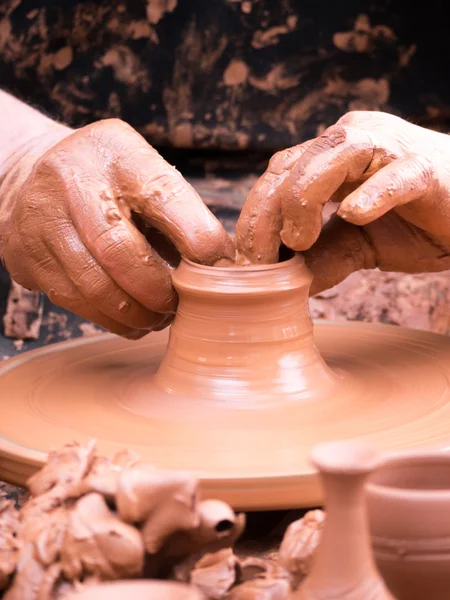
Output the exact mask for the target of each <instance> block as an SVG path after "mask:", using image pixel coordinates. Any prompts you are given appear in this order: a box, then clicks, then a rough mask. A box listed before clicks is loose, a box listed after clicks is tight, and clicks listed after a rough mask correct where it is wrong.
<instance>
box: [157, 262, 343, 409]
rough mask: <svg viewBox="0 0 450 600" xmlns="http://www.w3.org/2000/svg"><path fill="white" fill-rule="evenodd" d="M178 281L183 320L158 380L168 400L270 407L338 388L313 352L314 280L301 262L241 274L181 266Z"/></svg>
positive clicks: (240, 271) (174, 330)
mask: <svg viewBox="0 0 450 600" xmlns="http://www.w3.org/2000/svg"><path fill="white" fill-rule="evenodd" d="M172 280H173V284H174V287H175V288H176V290H177V292H178V294H179V305H178V310H177V318H176V319H175V322H174V323H173V325H172V327H171V331H170V339H169V344H168V347H167V351H166V354H165V356H164V359H163V361H162V363H161V365H160V368H159V371H158V373H157V375H156V379H155V381H156V383H157V384H158V386H160V387H161V388H163V389H165V390H167V391H168V392H170V394H172V395H173V394H182V395H185V396H190V397H192V398H197V399H199V398H208V399H213V400H219V401H220V400H226V401H227V402H228V403H230V402H233V401H235V402H242V401H243V399H250V401H251V403H253V404H254V403H260V402H267V401H268V402H270V403H272V402H273V398H279V399H280V400H281V399H299V398H302V397H305V398H311V397H314V396H315V395H317V394H323V393H324V391H325V390H326V389H329V388H330V385H332V384H334V383H335V376H334V373H333V372H332V371H331V370H330V369H329V368H328V366H327V365H326V364H325V362H324V361H323V359H322V358H321V356H320V354H319V352H318V351H317V349H316V347H315V345H314V340H313V324H312V321H311V318H310V315H309V310H308V300H309V288H310V285H311V281H312V275H311V273H310V272H309V270H308V269H307V267H306V265H305V263H304V260H303V258H302V257H301V256H300V255H296V256H294V257H293V258H290V259H289V260H286V261H284V262H281V263H278V264H274V265H257V266H255V265H252V266H251V267H241V268H238V269H237V268H234V267H230V268H221V269H217V268H215V267H205V266H203V265H197V264H195V263H192V262H189V261H182V262H181V264H180V266H179V267H178V269H177V270H176V271H175V272H174V273H173V276H172Z"/></svg>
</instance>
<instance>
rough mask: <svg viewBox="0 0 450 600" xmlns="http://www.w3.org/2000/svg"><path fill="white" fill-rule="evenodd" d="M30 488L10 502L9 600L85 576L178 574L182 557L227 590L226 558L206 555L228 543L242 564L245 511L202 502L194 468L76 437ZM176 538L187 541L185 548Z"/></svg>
mask: <svg viewBox="0 0 450 600" xmlns="http://www.w3.org/2000/svg"><path fill="white" fill-rule="evenodd" d="M108 472H109V474H110V476H109V477H108V476H107V473H108ZM105 482H106V485H105ZM94 487H95V488H96V490H95V491H93V488H94ZM28 488H29V491H30V493H31V496H30V498H29V500H28V501H27V502H26V503H25V505H24V506H23V507H22V508H21V509H20V511H19V510H17V509H15V508H14V507H13V506H12V504H10V503H2V504H0V535H1V540H2V547H1V552H0V559H1V560H0V590H2V589H6V590H7V591H6V592H5V596H4V597H5V598H6V600H56V599H57V598H62V597H63V596H64V595H65V594H66V593H67V592H70V591H73V590H74V589H76V588H77V587H79V582H81V581H82V582H83V585H84V586H87V585H97V584H98V583H99V582H101V581H107V580H117V579H129V578H135V577H142V576H143V575H144V574H145V575H146V576H154V577H162V576H164V577H167V576H169V575H170V574H171V572H172V571H174V573H175V577H177V567H178V566H179V565H181V564H182V563H184V565H185V566H187V565H189V571H188V576H187V578H186V580H189V581H190V580H194V579H195V580H196V577H197V579H198V580H199V581H198V587H202V585H201V582H202V581H204V586H205V587H206V588H208V589H210V590H213V589H216V590H223V584H222V578H221V577H220V576H219V578H218V579H217V580H216V581H215V580H214V573H215V571H216V570H217V568H218V569H219V572H222V570H223V569H222V567H221V563H222V562H223V561H222V560H215V559H213V560H212V561H210V562H211V564H208V565H206V563H207V562H208V560H209V559H208V558H205V557H215V556H216V555H217V556H218V557H219V558H220V556H219V555H220V553H218V552H216V554H215V555H213V554H208V553H209V552H210V551H211V549H216V548H218V547H220V548H222V550H220V552H225V553H226V554H227V556H228V555H229V556H230V557H231V560H232V561H234V563H233V564H235V566H236V569H237V564H238V562H237V558H236V557H234V555H233V552H232V550H231V548H230V546H231V545H233V544H234V542H235V541H236V540H237V538H238V537H239V535H240V534H241V533H242V530H243V526H244V523H245V519H244V518H243V515H236V514H235V513H234V512H233V511H232V510H231V508H230V507H229V506H227V505H225V504H224V503H222V502H219V501H207V502H199V501H198V482H197V480H196V479H195V477H192V476H191V475H189V474H187V473H180V472H176V471H170V472H165V471H161V470H158V469H156V468H155V467H153V466H151V465H149V464H148V463H143V462H141V461H140V460H139V459H137V458H136V457H133V456H131V455H129V454H127V453H121V454H119V455H117V456H115V457H113V458H111V459H108V458H105V457H101V456H99V455H97V453H96V448H95V445H94V444H93V443H91V444H89V445H88V446H87V447H85V448H83V447H80V446H78V445H76V444H72V445H68V446H66V447H64V448H62V449H61V450H58V451H53V452H51V453H50V455H49V460H48V462H47V464H46V465H45V466H44V467H43V468H42V469H41V470H40V471H39V472H38V473H36V474H35V475H33V477H31V478H30V480H29V482H28ZM102 489H103V491H101V490H102ZM219 525H220V527H219V529H220V531H217V527H218V526H219ZM176 540H181V541H182V544H180V545H179V546H177V548H176V552H175V551H174V546H175V543H176ZM215 565H217V567H216V566H215ZM207 566H208V567H209V568H207V569H206V570H205V567H207ZM236 574H237V571H236ZM235 579H236V577H235V578H234V579H233V581H232V582H231V584H230V586H231V585H232V584H234V583H235ZM216 593H217V592H216Z"/></svg>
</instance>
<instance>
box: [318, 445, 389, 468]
mask: <svg viewBox="0 0 450 600" xmlns="http://www.w3.org/2000/svg"><path fill="white" fill-rule="evenodd" d="M310 462H311V463H312V465H313V466H314V467H315V468H316V469H318V470H319V471H324V472H326V473H329V474H335V475H365V474H368V473H370V472H371V471H373V470H374V469H377V468H378V467H379V466H380V464H381V462H382V457H381V454H380V453H379V452H378V450H377V449H375V448H373V447H372V446H370V445H367V444H364V443H361V442H355V441H346V440H344V441H329V442H322V443H320V444H317V445H316V446H315V447H313V448H312V450H311V453H310Z"/></svg>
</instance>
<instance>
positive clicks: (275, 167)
mask: <svg viewBox="0 0 450 600" xmlns="http://www.w3.org/2000/svg"><path fill="white" fill-rule="evenodd" d="M311 143H312V140H311V141H308V142H305V143H303V144H299V145H298V146H294V147H293V148H289V149H287V150H283V151H281V152H277V153H276V154H274V156H272V158H271V159H270V161H269V165H268V167H267V170H266V172H265V173H264V174H263V175H262V176H261V177H260V178H259V179H258V181H257V182H256V183H255V185H254V186H253V187H252V189H251V190H250V193H249V195H248V198H247V199H246V201H245V203H244V206H243V208H242V211H241V214H240V216H239V219H238V222H237V224H236V248H237V255H238V256H237V260H238V262H240V263H246V262H250V263H262V264H270V263H275V262H277V260H278V253H279V248H280V231H281V226H282V219H281V198H280V194H279V187H280V185H281V183H282V182H283V181H284V179H285V178H286V177H287V175H288V173H289V170H290V169H291V168H292V167H293V165H294V164H295V162H296V161H297V160H298V159H299V158H300V156H301V155H302V154H303V153H304V152H305V150H306V149H307V148H308V146H309V145H310V144H311Z"/></svg>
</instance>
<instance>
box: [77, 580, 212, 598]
mask: <svg viewBox="0 0 450 600" xmlns="http://www.w3.org/2000/svg"><path fill="white" fill-rule="evenodd" d="M131 599H133V600H205V598H204V596H203V595H202V594H201V592H200V591H199V590H197V589H196V588H195V587H193V586H190V585H186V584H183V583H176V582H169V581H152V580H136V581H112V582H108V583H101V584H99V585H95V586H92V587H90V588H86V589H85V590H83V591H80V592H75V593H73V594H70V595H69V596H67V599H66V600H131Z"/></svg>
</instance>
